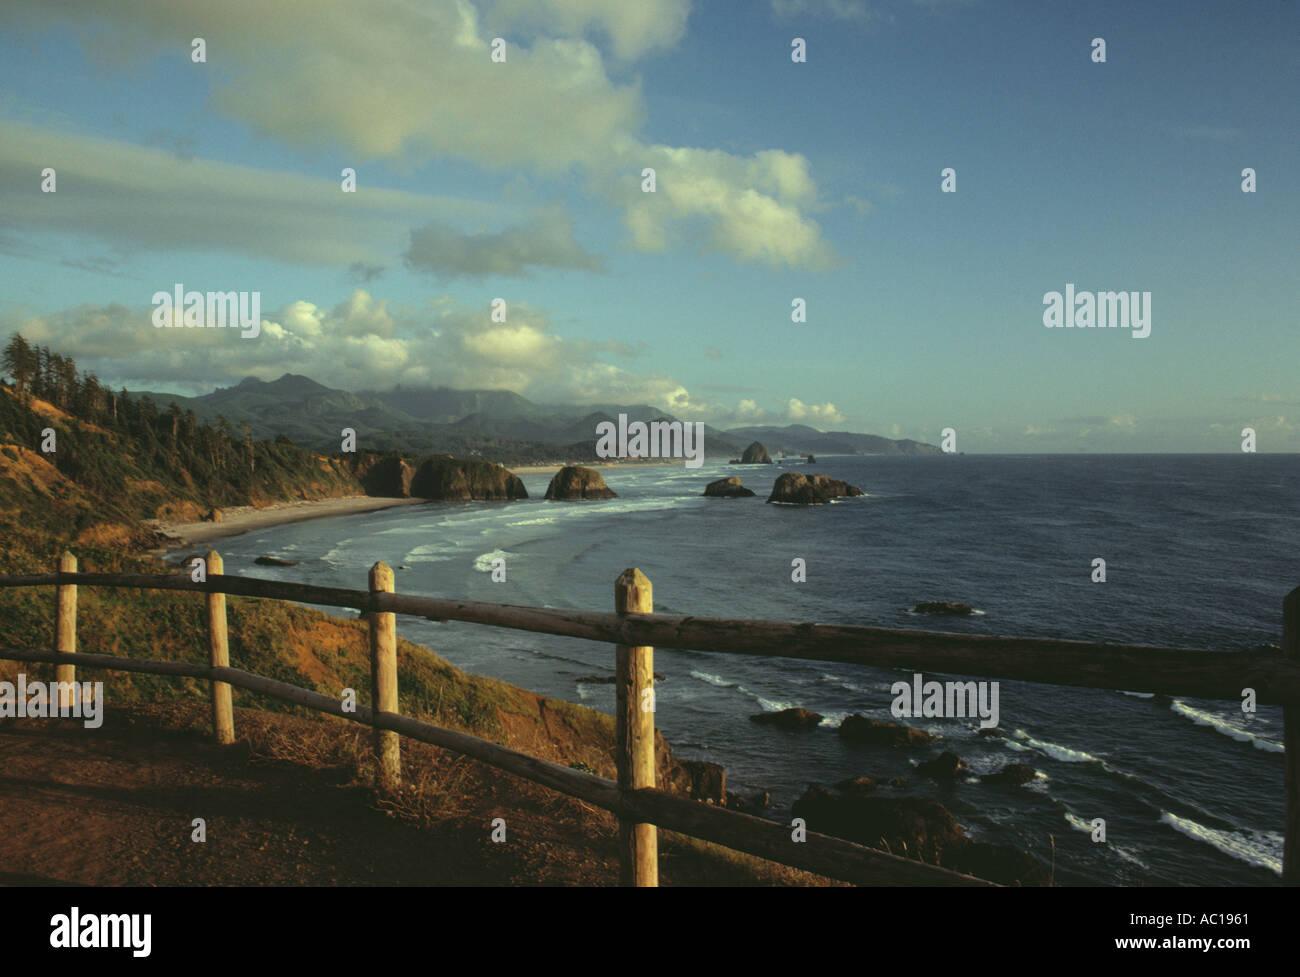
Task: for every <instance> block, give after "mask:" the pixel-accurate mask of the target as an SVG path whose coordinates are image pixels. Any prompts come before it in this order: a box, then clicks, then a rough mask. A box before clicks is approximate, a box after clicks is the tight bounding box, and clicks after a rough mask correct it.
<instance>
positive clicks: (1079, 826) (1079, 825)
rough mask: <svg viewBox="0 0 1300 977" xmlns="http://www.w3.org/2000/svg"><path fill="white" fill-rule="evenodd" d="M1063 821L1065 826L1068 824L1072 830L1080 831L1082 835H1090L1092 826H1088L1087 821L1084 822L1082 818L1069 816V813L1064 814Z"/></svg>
mask: <svg viewBox="0 0 1300 977" xmlns="http://www.w3.org/2000/svg"><path fill="white" fill-rule="evenodd" d="M1065 821H1066V823H1067V824H1069V826H1070V827H1071V828H1074V830H1076V831H1082V832H1083V833H1084V834H1089V835H1090V834H1092V825H1091V824H1089V823H1088V822H1087V821H1085V820H1084V819H1083V818H1081V817H1077V816H1075V815H1074V814H1071V813H1070V812H1069V811H1066V812H1065Z"/></svg>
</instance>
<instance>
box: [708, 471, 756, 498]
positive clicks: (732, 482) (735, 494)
mask: <svg viewBox="0 0 1300 977" xmlns="http://www.w3.org/2000/svg"><path fill="white" fill-rule="evenodd" d="M704 494H705V495H706V496H708V497H709V498H711V499H744V498H748V497H749V496H752V495H753V494H754V490H753V489H747V488H745V486H743V485H741V484H740V479H739V478H737V477H735V476H734V475H733V476H732V477H731V478H720V479H718V480H717V481H716V482H710V483H709V484H708V485H706V486H705V487H704Z"/></svg>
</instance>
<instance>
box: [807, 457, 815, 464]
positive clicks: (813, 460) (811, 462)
mask: <svg viewBox="0 0 1300 977" xmlns="http://www.w3.org/2000/svg"><path fill="white" fill-rule="evenodd" d="M808 464H810V465H815V464H817V459H816V458H814V457H813V456H812V455H809V456H808Z"/></svg>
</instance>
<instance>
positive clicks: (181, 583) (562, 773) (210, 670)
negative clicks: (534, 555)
mask: <svg viewBox="0 0 1300 977" xmlns="http://www.w3.org/2000/svg"><path fill="white" fill-rule="evenodd" d="M206 560H207V562H206V564H205V566H206V568H207V570H208V571H213V572H208V573H207V574H206V577H205V579H202V580H195V579H193V575H192V574H191V573H190V572H188V571H185V572H180V573H168V574H121V573H77V572H76V569H77V561H76V558H75V557H73V556H72V555H71V554H63V556H62V557H61V558H60V563H59V567H60V570H59V572H57V573H46V574H9V575H0V588H5V587H56V588H58V600H57V609H58V613H57V620H56V628H55V631H56V646H57V650H56V651H46V650H42V649H30V648H0V658H10V659H14V660H19V661H33V662H48V663H52V664H54V665H55V666H56V674H57V676H58V680H59V681H61V682H63V681H72V680H73V677H74V675H75V667H76V665H82V666H83V667H92V668H108V669H116V670H120V671H128V672H148V673H151V674H157V675H176V676H188V677H193V678H200V679H206V680H208V682H209V683H210V685H211V690H212V706H213V728H214V733H215V735H216V737H217V740H218V742H221V743H229V742H231V741H232V740H233V736H234V733H233V716H232V715H231V704H230V694H229V690H230V688H231V687H238V688H242V689H246V690H248V691H251V692H260V693H262V694H265V695H270V696H273V697H276V698H279V699H282V700H284V701H286V702H291V703H295V704H297V705H300V706H305V707H307V708H310V709H315V710H318V711H321V712H325V713H328V714H330V715H334V716H339V717H341V718H343V719H349V720H352V721H355V722H360V723H363V724H365V725H368V726H370V727H372V728H373V729H374V730H375V756H376V763H377V765H378V769H379V775H378V776H377V786H378V787H379V788H380V790H381V791H392V790H394V789H396V788H397V787H398V786H399V785H400V781H401V758H400V748H399V745H398V739H397V736H396V735H394V734H400V735H401V736H407V737H410V738H412V739H416V740H420V741H422V742H426V743H432V744H434V745H436V746H441V747H444V748H446V749H449V750H453V751H455V752H458V753H461V754H464V755H466V756H470V757H473V758H475V759H477V760H481V761H482V762H484V763H487V764H490V765H492V766H495V767H497V768H499V769H502V770H506V771H508V772H510V773H513V774H516V775H517V776H520V777H524V778H526V779H528V780H531V781H533V782H535V783H538V784H541V785H543V786H546V787H549V788H551V789H553V790H557V791H560V792H561V793H565V794H568V795H570V796H573V797H577V798H580V799H582V800H584V801H587V802H589V803H592V804H595V805H596V806H598V807H601V808H604V809H605V810H607V811H610V812H612V813H614V814H615V815H616V816H617V817H618V818H619V839H620V840H619V859H620V865H621V866H622V873H623V877H624V879H625V880H626V881H630V882H632V883H633V884H635V885H647V886H649V885H656V884H657V882H658V865H657V861H658V860H657V854H656V852H657V841H656V835H655V833H654V832H655V830H656V828H655V826H661V827H664V828H667V829H669V830H674V831H679V832H681V833H683V834H686V835H690V836H692V837H696V838H701V839H704V840H706V841H712V842H716V843H718V844H721V845H724V846H726V847H728V848H733V849H736V850H738V851H743V852H747V853H749V854H752V855H757V856H759V857H762V858H767V859H771V860H773V861H776V862H780V863H782V864H785V865H790V866H793V867H795V868H802V869H805V870H807V871H811V872H815V873H817V874H820V875H824V876H827V877H830V878H838V879H844V880H847V881H851V882H906V883H918V884H925V883H938V882H943V883H962V884H981V885H986V884H989V883H987V882H984V881H982V880H978V879H972V878H970V877H968V876H963V875H959V874H958V873H955V872H951V871H949V870H947V869H943V868H941V867H939V866H935V865H927V864H925V863H922V862H920V861H913V860H911V859H905V858H900V857H898V856H895V855H891V854H887V853H885V852H880V851H876V850H874V849H871V848H867V847H865V846H862V845H856V844H853V843H851V842H848V841H844V840H841V839H837V838H832V837H829V836H826V835H821V834H817V833H815V832H812V831H807V830H806V826H804V825H801V826H800V828H799V830H800V831H802V832H803V833H804V835H805V836H806V839H807V840H806V842H803V843H800V842H796V841H795V840H794V838H793V836H792V833H791V831H790V827H787V826H786V825H782V824H778V823H776V822H772V821H765V820H763V819H761V818H755V817H752V816H750V815H746V814H742V813H740V812H737V811H730V810H726V809H725V808H722V807H711V806H709V805H705V804H700V803H698V802H696V801H693V800H687V799H686V798H684V797H679V796H675V795H673V794H669V793H666V792H664V791H661V790H658V789H656V788H655V787H654V786H653V784H654V760H653V749H654V747H653V741H654V738H653V735H651V733H650V731H652V730H653V728H654V726H653V721H652V720H647V719H646V718H645V716H644V714H645V713H651V714H652V713H653V712H654V704H653V703H654V678H653V668H652V665H651V661H652V659H651V653H652V650H653V647H655V646H658V647H661V648H676V649H683V650H692V651H710V652H722V653H726V654H742V655H749V656H766V657H781V658H794V659H807V660H814V661H830V662H842V663H848V664H855V665H868V666H874V667H884V668H903V669H909V670H916V671H922V672H930V673H934V672H942V673H950V674H958V675H980V676H988V677H992V678H1003V679H1011V680H1016V681H1028V682H1041V683H1046V684H1052V685H1066V686H1079V687H1083V688H1097V689H1122V690H1125V691H1133V692H1156V693H1164V694H1166V695H1180V696H1196V697H1200V698H1206V699H1227V700H1233V701H1239V700H1240V698H1241V697H1242V695H1243V694H1244V692H1245V690H1247V689H1253V690H1254V693H1255V698H1256V701H1257V702H1260V703H1268V704H1280V705H1283V706H1284V710H1283V716H1284V722H1285V731H1284V741H1285V744H1284V745H1285V761H1284V762H1285V766H1284V785H1283V789H1284V796H1285V804H1286V814H1285V823H1284V834H1285V838H1286V843H1285V850H1284V855H1283V862H1282V877H1283V879H1284V880H1286V881H1292V882H1294V881H1300V587H1298V588H1296V589H1295V590H1293V591H1292V592H1291V593H1290V594H1288V595H1287V596H1286V598H1285V599H1284V600H1283V639H1282V640H1283V648H1282V651H1281V652H1280V653H1270V652H1266V651H1243V652H1228V651H1209V650H1192V649H1184V648H1165V647H1156V646H1148V645H1124V644H1108V643H1100V642H1089V641H1074V640H1068V639H1062V638H1012V637H1001V636H986V635H969V634H954V633H950V632H939V631H912V630H905V629H899V628H881V627H863V626H857V625H827V624H811V623H808V624H798V623H792V622H786V621H762V620H759V621H754V620H746V619H732V618H709V617H684V616H671V615H662V614H654V613H653V604H652V601H651V598H650V582H649V581H648V580H646V579H645V577H644V576H643V575H642V574H641V573H640V572H639V571H637V570H628V571H626V572H625V573H624V574H622V575H621V576H620V577H619V579H618V581H616V583H615V606H616V609H617V610H616V611H615V612H614V613H606V612H593V611H577V610H561V609H554V608H541V607H522V606H517V605H510V604H493V603H485V602H480V601H468V600H451V599H446V598H435V597H420V596H415V595H410V594H396V593H393V592H392V571H391V570H389V568H388V567H387V566H386V565H385V564H383V563H377V564H375V566H374V568H372V571H371V575H370V589H369V590H365V591H360V590H347V589H343V588H337V587H317V586H313V585H309V584H300V583H291V582H285V581H278V580H264V579H259V578H256V577H238V576H226V575H224V574H221V573H220V572H216V571H220V570H221V568H222V563H221V558H220V555H219V554H217V553H216V552H215V551H210V552H209V553H208V555H207V558H206ZM78 586H106V587H128V588H137V589H145V590H181V591H194V592H196V593H203V594H207V595H208V598H209V599H208V603H207V607H208V636H209V655H210V658H209V664H208V665H197V664H191V663H186V662H161V661H147V660H141V659H131V658H119V657H115V656H110V655H99V654H87V653H84V652H78V651H77V650H76V611H77V601H76V590H77V587H78ZM227 594H229V595H233V596H240V597H254V598H264V599H272V600H288V601H297V602H300V603H305V604H318V605H325V606H331V607H350V608H355V609H357V610H359V611H361V612H363V613H364V614H365V616H366V619H367V621H368V626H369V631H370V659H371V676H372V682H373V685H374V690H373V691H374V694H375V696H376V698H375V705H374V706H373V707H367V706H363V705H361V704H359V703H358V704H355V711H352V710H348V711H345V710H344V709H343V705H342V702H341V701H340V700H336V699H333V698H330V697H329V696H325V695H322V694H320V693H318V692H312V691H310V690H307V689H303V688H299V687H298V686H295V685H290V684H287V683H284V682H278V681H275V680H273V679H269V678H266V677H264V676H260V675H253V674H251V673H249V672H244V671H241V670H239V669H235V668H230V667H229V666H228V659H227V657H226V655H227V651H226V620H225V618H226V608H225V603H224V599H223V598H222V597H221V596H218V595H227ZM632 608H638V610H636V611H633V610H632ZM397 614H402V615H411V616H416V617H424V618H428V619H430V620H434V621H440V622H441V621H450V620H455V621H463V622H466V623H471V624H481V625H488V626H492V627H504V628H512V629H516V630H522V631H533V632H538V633H544V634H557V635H565V636H568V637H572V638H583V639H586V640H590V641H600V642H609V643H612V644H614V645H616V646H617V669H616V676H615V679H616V682H615V684H616V693H617V701H618V703H619V714H618V717H617V723H616V737H615V738H616V741H617V742H616V744H615V757H616V759H617V762H618V767H619V779H618V780H617V781H611V780H605V779H603V778H601V777H597V776H594V775H592V774H585V773H581V772H579V771H576V770H571V769H569V768H566V767H561V766H559V765H558V764H555V763H551V762H549V761H546V760H542V759H539V758H537V757H531V756H528V755H527V754H524V753H519V752H517V751H515V750H510V749H507V748H506V747H504V746H500V745H499V744H496V743H491V742H489V741H487V740H483V739H479V738H478V737H475V736H471V735H469V734H468V733H462V732H459V731H456V730H450V729H445V728H443V727H440V726H435V725H432V724H430V723H426V722H422V721H419V720H416V719H413V718H411V717H408V716H401V715H399V714H398V713H397V712H396V709H397V702H398V696H397V682H398V676H397V671H396V668H397V666H396V661H397V659H396V643H397V638H396V628H395V615H397ZM60 697H61V700H62V692H60ZM647 703H648V705H647Z"/></svg>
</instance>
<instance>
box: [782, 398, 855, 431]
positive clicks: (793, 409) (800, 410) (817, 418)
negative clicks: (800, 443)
mask: <svg viewBox="0 0 1300 977" xmlns="http://www.w3.org/2000/svg"><path fill="white" fill-rule="evenodd" d="M786 414H787V416H788V417H789V418H790V420H792V421H799V422H808V423H810V424H813V425H816V424H842V423H844V415H843V414H841V413H840V412H839V410H838V409H837V408H836V407H835V405H834V404H831V403H826V404H805V403H804V402H803V401H802V400H799V399H798V398H797V397H791V398H790V400H789V401H788V402H787V404H786Z"/></svg>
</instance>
